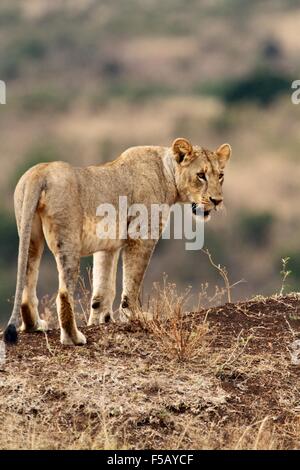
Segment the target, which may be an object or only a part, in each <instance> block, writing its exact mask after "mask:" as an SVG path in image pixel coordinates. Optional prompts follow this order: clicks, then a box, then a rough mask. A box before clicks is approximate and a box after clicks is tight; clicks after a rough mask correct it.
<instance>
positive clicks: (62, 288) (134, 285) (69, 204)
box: [4, 138, 231, 345]
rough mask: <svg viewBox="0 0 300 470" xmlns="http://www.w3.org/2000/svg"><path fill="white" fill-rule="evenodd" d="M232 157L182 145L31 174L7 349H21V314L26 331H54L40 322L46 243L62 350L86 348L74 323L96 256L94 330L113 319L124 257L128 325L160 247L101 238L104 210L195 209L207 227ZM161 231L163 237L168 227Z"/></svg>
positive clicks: (20, 208)
mask: <svg viewBox="0 0 300 470" xmlns="http://www.w3.org/2000/svg"><path fill="white" fill-rule="evenodd" d="M230 155H231V148H230V146H229V145H228V144H223V145H221V146H220V147H219V148H218V149H217V150H216V151H214V152H212V151H209V150H206V149H204V148H201V147H198V146H192V145H191V143H190V142H189V141H188V140H186V139H183V138H178V139H176V140H175V141H174V142H173V144H172V146H171V147H158V146H147V147H146V146H145V147H132V148H129V149H128V150H126V151H125V152H124V153H123V154H122V155H121V156H120V157H119V158H118V159H116V160H114V161H113V162H110V163H107V164H104V165H99V166H90V167H88V168H73V167H72V166H71V165H69V164H67V163H63V162H54V163H42V164H39V165H36V166H34V167H33V168H31V169H30V170H28V171H27V172H26V173H25V174H24V175H23V176H22V178H21V179H20V181H19V183H18V185H17V187H16V190H15V196H14V202H15V214H16V221H17V226H18V232H19V238H20V245H19V258H18V275H17V286H16V294H15V301H14V307H13V313H12V315H11V318H10V320H9V323H8V326H7V328H6V330H5V333H4V338H5V341H6V342H8V343H13V342H16V341H17V329H16V327H17V324H18V318H19V314H20V312H21V318H22V325H21V330H22V331H36V330H45V329H46V328H47V325H46V322H45V321H44V320H42V319H41V318H40V316H39V313H38V299H37V295H36V284H37V279H38V271H39V265H40V260H41V257H42V253H43V249H44V240H45V239H46V242H47V244H48V246H49V248H50V250H51V251H52V253H53V255H54V257H55V260H56V264H57V269H58V274H59V290H58V296H57V311H58V318H59V323H60V329H61V342H62V344H65V345H73V344H75V345H77V344H78V345H79V344H85V343H86V338H85V336H84V335H83V334H82V333H81V332H80V331H79V330H78V328H77V325H76V321H75V317H74V290H75V286H76V282H77V277H78V273H79V263H80V257H81V256H88V255H91V254H93V255H94V266H93V292H92V300H91V312H90V318H89V325H92V324H94V323H99V322H100V323H102V322H106V321H109V319H110V318H112V315H113V312H112V308H113V302H114V298H115V283H116V271H117V264H118V258H119V255H120V252H121V251H122V258H123V292H122V298H121V305H120V309H119V312H118V315H117V317H119V318H120V319H121V320H122V319H123V320H128V319H130V318H131V317H132V316H133V315H135V314H137V313H138V312H139V311H140V305H139V292H140V289H141V284H142V281H143V277H144V274H145V271H146V268H147V266H148V263H149V260H150V257H151V254H152V252H153V249H154V247H155V245H156V243H157V241H158V239H157V238H156V239H150V238H149V239H132V238H122V237H117V238H101V237H99V236H98V234H97V223H98V221H99V217H98V216H97V208H98V207H99V206H101V204H110V205H112V206H113V207H115V208H116V212H117V215H120V214H118V210H119V208H118V201H119V196H126V197H127V200H128V204H130V205H132V204H143V205H144V206H146V207H147V208H150V207H151V205H152V204H167V205H169V206H172V205H173V204H175V203H176V202H183V203H186V202H189V203H191V208H192V211H193V212H195V213H196V212H197V208H198V206H201V207H203V210H204V218H205V219H206V220H207V219H208V218H209V216H210V213H211V211H212V210H213V209H217V208H219V207H220V206H221V204H222V201H223V194H222V184H223V181H224V168H225V165H226V163H227V161H228V159H229V158H230ZM149 214H151V210H150V211H149ZM126 217H127V215H126ZM149 217H150V215H149ZM126 222H128V220H127V221H126ZM159 230H160V233H161V231H162V230H163V226H161V227H160V229H159Z"/></svg>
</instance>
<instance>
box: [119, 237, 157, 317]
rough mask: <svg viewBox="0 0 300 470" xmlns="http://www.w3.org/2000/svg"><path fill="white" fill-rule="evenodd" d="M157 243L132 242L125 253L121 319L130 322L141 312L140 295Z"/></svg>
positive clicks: (147, 241) (149, 241)
mask: <svg viewBox="0 0 300 470" xmlns="http://www.w3.org/2000/svg"><path fill="white" fill-rule="evenodd" d="M155 244H156V241H153V240H136V241H133V240H131V241H130V242H129V244H128V245H127V246H126V247H125V248H124V251H123V291H122V299H121V305H120V309H119V319H120V320H121V321H128V320H129V319H131V318H132V317H134V316H138V315H139V313H140V311H141V306H140V301H139V294H140V289H141V285H142V281H143V278H144V275H145V271H146V269H147V266H148V264H149V261H150V258H151V255H152V252H153V249H154V247H155Z"/></svg>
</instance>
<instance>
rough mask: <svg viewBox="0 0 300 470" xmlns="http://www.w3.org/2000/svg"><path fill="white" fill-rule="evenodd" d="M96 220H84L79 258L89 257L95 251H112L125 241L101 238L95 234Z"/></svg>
mask: <svg viewBox="0 0 300 470" xmlns="http://www.w3.org/2000/svg"><path fill="white" fill-rule="evenodd" d="M97 222H98V220H97V219H88V218H85V220H84V223H83V230H82V239H81V256H89V255H92V254H93V253H96V252H97V251H102V250H107V251H114V250H117V249H118V248H121V246H122V245H123V244H124V242H125V240H118V239H113V238H103V237H100V236H99V234H98V233H97Z"/></svg>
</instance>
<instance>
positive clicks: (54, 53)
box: [0, 0, 300, 322]
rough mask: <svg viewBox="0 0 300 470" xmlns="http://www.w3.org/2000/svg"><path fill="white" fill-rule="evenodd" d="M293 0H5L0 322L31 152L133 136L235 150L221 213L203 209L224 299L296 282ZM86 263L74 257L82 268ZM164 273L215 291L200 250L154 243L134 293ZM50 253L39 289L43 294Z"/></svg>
mask: <svg viewBox="0 0 300 470" xmlns="http://www.w3.org/2000/svg"><path fill="white" fill-rule="evenodd" d="M299 24H300V1H297V0H285V1H278V0H272V1H271V0H270V1H268V0H265V1H260V0H254V1H251V2H249V1H245V0H202V1H196V0H189V1H184V0H163V1H159V0H126V1H124V0H110V1H95V0H81V1H79V0H72V1H71V0H70V1H59V0H56V1H50V0H48V1H47V0H44V1H43V0H31V1H30V2H28V1H27V2H25V1H17V0H9V1H8V0H2V1H1V4H0V79H1V80H5V81H6V84H7V104H6V105H0V135H1V138H0V163H1V171H0V260H1V264H0V322H4V320H5V319H6V318H7V317H8V315H9V312H10V309H11V305H10V302H11V300H12V297H13V295H14V287H15V278H16V255H17V243H18V240H17V232H16V228H15V222H14V217H13V204H12V195H13V189H14V186H15V184H16V182H17V180H18V177H19V176H20V175H21V174H22V173H23V172H24V171H25V170H26V169H27V168H28V167H30V166H32V165H33V164H35V163H37V162H42V161H50V160H65V161H68V162H71V163H73V164H75V165H88V164H96V163H101V162H105V161H108V160H112V159H114V158H115V157H116V156H118V155H119V154H120V152H122V151H123V150H124V149H126V148H127V147H129V146H131V145H139V144H156V145H170V143H171V142H172V140H173V139H174V138H175V137H178V136H185V137H187V138H189V139H191V140H192V142H193V143H195V144H199V145H203V146H205V147H207V148H211V149H214V148H216V147H218V146H219V145H220V144H222V143H224V142H229V143H230V144H231V145H232V147H233V157H232V161H231V163H230V165H229V166H228V169H227V172H226V178H225V201H226V207H227V210H226V211H224V212H223V213H222V214H220V215H219V216H218V217H215V216H214V217H213V218H212V220H211V222H210V223H209V225H207V226H206V231H205V237H206V241H205V246H206V247H208V248H209V250H210V252H211V253H212V255H213V258H214V260H215V261H216V262H218V263H219V262H220V263H221V264H222V265H225V266H226V267H227V269H228V272H229V275H230V278H231V280H232V282H235V281H238V280H240V279H242V278H243V279H244V280H245V281H246V282H244V283H241V284H239V285H238V286H236V288H235V290H234V291H233V298H234V299H235V300H237V299H242V298H246V297H250V296H253V295H254V294H271V293H273V292H275V291H278V290H279V289H280V282H281V281H280V269H281V258H282V257H286V256H290V269H291V270H292V275H291V276H290V278H289V289H296V290H299V286H300V241H299V236H300V204H299V197H300V182H299V181H300V165H299V153H300V131H299V117H300V105H299V106H296V105H293V104H292V102H291V91H292V90H291V83H292V81H293V80H295V79H299V78H300V42H299ZM90 262H91V260H90V259H87V260H84V261H83V264H82V270H83V272H84V271H85V268H86V266H87V265H88V264H90ZM163 272H165V273H167V274H168V276H169V280H170V281H172V282H173V281H174V282H176V283H177V284H178V286H179V288H180V289H182V290H183V289H185V288H186V287H187V286H189V285H192V286H193V293H194V297H193V299H194V300H193V301H194V302H195V304H196V303H197V293H198V292H199V291H200V290H201V284H205V283H206V282H208V283H209V286H210V287H209V289H210V292H211V293H213V291H214V288H215V285H216V284H220V278H219V275H218V273H217V272H216V271H215V270H214V269H213V268H212V267H211V266H210V264H209V263H208V260H207V257H206V256H205V254H204V253H202V252H188V251H185V249H184V242H181V241H162V242H160V244H159V247H158V249H157V250H156V252H155V254H154V257H153V260H152V263H151V265H150V268H149V270H148V273H147V277H146V283H145V289H144V298H145V299H146V298H147V295H148V294H149V292H150V291H151V286H152V283H153V282H154V281H162V278H163ZM56 288H57V275H56V269H55V264H54V261H53V259H52V257H51V256H50V255H49V253H47V255H46V257H44V259H43V263H42V270H41V279H40V283H39V293H40V296H43V295H44V294H46V293H48V294H50V295H51V294H53V293H54V292H55V290H56Z"/></svg>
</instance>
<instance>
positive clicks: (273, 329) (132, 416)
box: [0, 295, 300, 449]
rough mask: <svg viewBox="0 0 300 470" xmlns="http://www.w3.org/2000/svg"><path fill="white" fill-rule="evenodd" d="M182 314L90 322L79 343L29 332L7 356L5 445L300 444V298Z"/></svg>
mask: <svg viewBox="0 0 300 470" xmlns="http://www.w3.org/2000/svg"><path fill="white" fill-rule="evenodd" d="M177 320H178V319H177ZM177 320H176V321H177ZM180 321H181V323H180V328H177V329H176V328H175V329H174V324H169V327H168V325H167V326H166V324H164V325H163V327H161V325H159V323H158V321H156V325H155V328H154V327H153V326H151V327H149V326H147V325H146V324H142V323H140V322H132V323H130V324H127V325H117V324H111V325H101V326H100V327H97V328H96V327H86V328H83V331H84V333H85V334H86V335H87V338H88V344H87V346H86V347H78V348H72V347H62V346H61V345H60V343H59V332H58V331H57V330H53V331H50V332H48V334H47V335H44V334H43V333H40V334H21V335H20V340H19V343H18V344H17V345H16V346H15V347H11V348H8V349H7V351H6V361H5V362H4V363H2V364H0V389H1V397H2V400H1V404H0V420H1V423H2V425H1V430H0V448H2V449H7V448H26V449H31V448H55V449H61V448H62V449H66V448H89V449H98V448H100V449H101V448H110V449H111V448H136V449H137V448H160V449H162V448H198V449H203V448H218V449H220V448H222V449H224V448H268V449H269V448H285V449H292V448H299V446H300V387H299V385H300V382H299V378H300V368H298V367H297V366H295V365H293V364H292V362H291V352H292V349H291V348H292V344H293V342H295V340H296V339H297V337H300V298H299V297H298V296H297V295H290V296H287V297H277V298H276V297H274V298H269V299H263V298H262V299H254V300H251V301H249V302H243V303H237V304H226V305H224V306H222V307H218V308H213V309H209V310H202V311H200V312H192V313H189V314H185V315H184V318H181V319H180ZM204 324H205V325H206V330H205V334H203V335H202V336H196V333H195V332H196V331H197V325H198V326H199V325H204ZM187 331H188V335H187V336H186V335H185V333H186V332H187ZM157 332H160V333H159V334H158V333H157ZM172 335H173V336H174V337H172ZM180 335H181V336H180ZM173 340H174V345H181V346H182V344H183V341H186V344H187V345H188V346H189V348H187V349H186V351H187V352H188V353H187V354H186V356H185V358H184V360H179V358H178V355H176V354H174V355H173V352H174V351H175V350H176V348H173V349H172V347H170V344H172V341H173Z"/></svg>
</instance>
